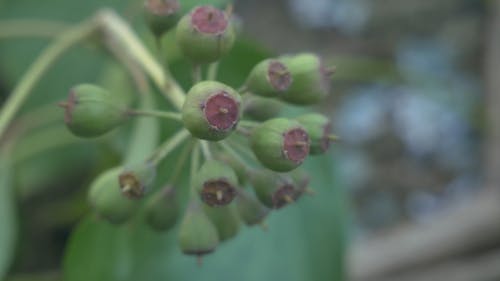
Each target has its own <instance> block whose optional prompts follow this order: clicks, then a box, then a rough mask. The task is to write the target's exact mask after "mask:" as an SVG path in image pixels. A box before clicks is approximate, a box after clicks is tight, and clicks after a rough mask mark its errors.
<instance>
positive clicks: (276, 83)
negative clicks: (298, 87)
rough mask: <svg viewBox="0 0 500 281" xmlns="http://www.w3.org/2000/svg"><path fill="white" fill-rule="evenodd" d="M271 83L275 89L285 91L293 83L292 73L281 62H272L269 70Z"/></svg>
mask: <svg viewBox="0 0 500 281" xmlns="http://www.w3.org/2000/svg"><path fill="white" fill-rule="evenodd" d="M267 75H268V79H269V82H270V83H271V85H272V86H273V88H274V89H276V90H278V91H285V90H286V89H288V87H290V84H291V83H292V76H291V74H290V71H288V69H287V68H286V66H285V65H284V64H282V63H281V62H279V61H272V62H271V63H270V64H269V68H268V70H267Z"/></svg>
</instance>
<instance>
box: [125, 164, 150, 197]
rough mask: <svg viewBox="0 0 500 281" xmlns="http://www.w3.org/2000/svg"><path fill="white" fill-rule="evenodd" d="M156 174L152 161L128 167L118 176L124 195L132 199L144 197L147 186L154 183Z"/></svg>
mask: <svg viewBox="0 0 500 281" xmlns="http://www.w3.org/2000/svg"><path fill="white" fill-rule="evenodd" d="M155 175H156V167H155V166H153V165H152V164H151V163H140V164H138V165H134V166H131V167H127V168H125V169H124V170H123V171H122V172H121V173H120V176H119V177H118V179H119V183H120V190H121V191H122V193H123V195H125V196H127V197H129V198H131V199H139V198H142V196H144V193H146V191H147V188H148V187H149V186H150V185H151V183H153V180H154V178H155Z"/></svg>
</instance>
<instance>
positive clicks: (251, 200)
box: [236, 190, 270, 225]
mask: <svg viewBox="0 0 500 281" xmlns="http://www.w3.org/2000/svg"><path fill="white" fill-rule="evenodd" d="M236 207H237V209H238V214H239V215H240V218H241V219H242V220H243V221H244V222H245V224H247V225H255V224H259V223H261V222H262V221H263V220H264V218H265V217H266V216H267V215H268V214H269V211H270V210H269V209H268V208H267V207H266V206H264V205H262V203H260V201H259V200H257V198H255V196H253V195H252V194H250V193H249V192H247V191H244V190H241V191H240V192H238V197H236Z"/></svg>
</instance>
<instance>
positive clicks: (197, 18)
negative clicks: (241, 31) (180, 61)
mask: <svg viewBox="0 0 500 281" xmlns="http://www.w3.org/2000/svg"><path fill="white" fill-rule="evenodd" d="M234 38H235V35H234V30H233V27H232V25H231V21H230V20H229V19H228V16H227V15H226V14H225V13H224V12H223V11H221V10H219V9H217V8H214V7H212V6H198V7H195V8H194V9H193V10H192V11H191V12H190V13H189V14H187V15H185V16H183V17H182V18H181V20H180V21H179V23H178V24H177V43H178V45H179V47H180V49H181V51H182V53H183V54H184V55H185V56H186V57H187V58H188V59H190V60H191V61H192V62H193V63H195V64H204V63H211V62H215V61H217V60H219V59H220V58H221V57H222V56H223V55H225V54H227V53H228V52H229V51H230V50H231V48H232V46H233V44H234Z"/></svg>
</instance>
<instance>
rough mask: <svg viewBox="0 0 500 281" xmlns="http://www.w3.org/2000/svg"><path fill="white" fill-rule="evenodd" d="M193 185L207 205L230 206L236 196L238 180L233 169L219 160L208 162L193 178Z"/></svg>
mask: <svg viewBox="0 0 500 281" xmlns="http://www.w3.org/2000/svg"><path fill="white" fill-rule="evenodd" d="M193 184H194V187H195V188H196V190H197V191H198V192H199V193H200V198H201V200H202V201H203V202H205V204H207V205H209V206H212V207H216V206H224V205H228V204H229V203H231V201H233V199H234V197H235V196H236V187H237V186H238V178H237V176H236V174H235V172H234V170H233V169H231V167H229V166H228V165H226V164H225V163H223V162H221V161H217V160H208V161H206V162H205V163H203V165H202V166H201V168H200V170H199V171H198V173H197V174H196V175H195V176H194V178H193Z"/></svg>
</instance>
